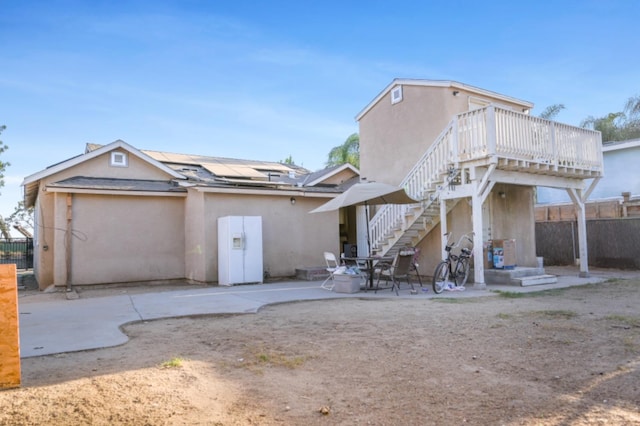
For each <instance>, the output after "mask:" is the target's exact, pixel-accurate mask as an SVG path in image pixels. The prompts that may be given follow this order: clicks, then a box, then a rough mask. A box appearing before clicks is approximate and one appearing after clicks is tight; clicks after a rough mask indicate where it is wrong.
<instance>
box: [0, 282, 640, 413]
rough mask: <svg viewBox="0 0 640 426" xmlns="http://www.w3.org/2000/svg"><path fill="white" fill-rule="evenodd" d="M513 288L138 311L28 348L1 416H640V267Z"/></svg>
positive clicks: (0, 395)
mask: <svg viewBox="0 0 640 426" xmlns="http://www.w3.org/2000/svg"><path fill="white" fill-rule="evenodd" d="M443 296H446V295H443ZM507 296H513V297H507ZM516 296H517V295H514V294H504V295H502V296H496V297H481V298H474V299H468V298H465V299H454V298H447V297H440V298H435V299H432V300H424V299H422V300H420V301H418V300H400V299H394V298H390V299H386V300H358V299H344V300H327V301H318V302H302V303H292V304H285V305H278V306H271V307H267V308H265V309H263V310H261V311H260V312H259V313H258V314H257V315H242V316H207V317H198V318H181V319H166V320H159V321H152V322H143V323H137V324H131V325H128V326H127V327H126V328H125V331H126V333H127V334H128V335H129V336H130V338H131V340H130V341H129V342H128V343H127V344H125V345H123V346H120V347H115V348H107V349H100V350H93V351H84V352H77V353H68V354H61V355H54V356H43V357H36V358H27V359H24V360H23V361H22V372H23V377H22V382H23V387H22V388H19V389H13V390H6V391H2V392H0V425H37V424H47V425H76V424H92V425H114V424H115V425H118V424H127V425H246V424H258V425H338V424H340V425H359V424H363V425H450V424H451V425H460V424H473V425H499V424H502V425H540V424H543V425H587V424H588V425H592V424H596V425H598V424H602V425H605V424H606V425H610V424H615V425H632V424H640V280H637V279H631V280H618V281H612V282H607V283H604V284H598V285H590V286H584V287H574V288H570V289H565V290H552V291H546V292H539V293H533V294H528V295H524V296H523V295H521V296H518V297H516Z"/></svg>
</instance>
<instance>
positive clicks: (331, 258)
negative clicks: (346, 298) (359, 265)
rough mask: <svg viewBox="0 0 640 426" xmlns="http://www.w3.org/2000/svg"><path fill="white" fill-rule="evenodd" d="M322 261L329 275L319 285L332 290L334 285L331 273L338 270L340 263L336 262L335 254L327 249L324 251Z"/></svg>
mask: <svg viewBox="0 0 640 426" xmlns="http://www.w3.org/2000/svg"><path fill="white" fill-rule="evenodd" d="M324 261H325V263H326V264H327V267H326V270H327V272H329V276H328V277H327V279H326V280H324V281H323V282H322V284H320V287H321V288H323V289H325V290H329V291H331V290H333V286H334V285H335V281H334V279H333V274H334V273H335V272H336V271H337V270H338V268H339V267H340V265H339V264H338V260H337V259H336V255H335V254H333V253H331V252H328V251H325V252H324Z"/></svg>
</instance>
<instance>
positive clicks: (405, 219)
mask: <svg viewBox="0 0 640 426" xmlns="http://www.w3.org/2000/svg"><path fill="white" fill-rule="evenodd" d="M532 108H533V104H532V103H531V102H528V101H524V100H520V99H517V98H514V97H511V96H507V95H503V94H499V93H495V92H492V91H489V90H485V89H481V88H478V87H474V86H470V85H467V84H463V83H459V82H455V81H434V80H411V79H396V80H394V81H392V82H391V83H390V84H389V85H388V86H387V87H386V88H384V89H383V90H382V91H381V92H380V93H379V94H378V95H377V96H376V97H375V98H374V99H373V100H372V101H371V102H370V103H369V104H368V105H367V106H366V107H365V108H364V109H363V110H362V111H361V112H360V113H359V114H358V115H357V117H356V120H357V121H358V123H359V128H360V173H361V176H362V178H363V179H364V178H366V179H368V180H375V181H380V182H386V183H391V184H396V185H399V186H401V187H404V188H405V189H406V191H407V192H408V193H409V195H411V196H412V197H413V198H415V199H419V200H422V203H421V204H420V205H419V206H417V205H414V206H398V205H395V206H394V205H385V206H380V207H379V208H377V210H376V212H375V214H374V215H373V216H372V217H371V218H370V227H371V238H372V244H373V246H374V248H375V250H376V251H377V252H378V253H379V254H393V253H395V252H397V250H398V249H399V247H401V246H403V245H407V244H410V245H413V246H418V247H420V248H421V256H422V259H421V262H420V265H421V269H424V271H423V272H425V273H427V274H428V273H429V272H430V271H433V268H434V267H435V265H436V263H437V262H438V261H439V260H440V259H441V256H442V247H443V234H444V233H445V232H447V231H451V230H452V231H453V232H454V233H455V234H456V235H457V236H459V235H461V234H463V233H467V232H471V231H473V232H474V257H475V259H476V261H475V268H474V280H475V285H476V286H477V287H479V288H482V287H484V285H485V277H484V265H483V262H480V261H478V259H482V256H483V245H484V243H485V242H487V241H488V240H491V239H516V242H517V265H519V266H535V265H536V250H535V215H534V192H535V191H534V188H535V187H537V186H545V187H552V188H560V189H563V190H564V191H565V192H566V193H568V194H569V196H570V197H571V199H572V201H573V203H574V204H575V205H576V207H577V209H578V211H580V212H581V213H580V214H579V226H578V228H579V234H580V239H581V241H586V228H585V217H584V202H585V200H586V198H587V197H588V195H589V193H590V191H592V190H593V188H594V187H595V185H596V184H597V182H598V181H599V179H600V177H601V176H602V174H603V160H602V151H601V144H602V143H601V136H600V133H599V132H594V131H591V130H587V129H582V128H577V127H573V126H569V125H566V124H561V123H557V122H552V121H548V120H544V119H541V118H537V117H533V116H530V115H529V112H530V111H531V109H532ZM359 244H362V241H360V242H359ZM586 246H587V245H586V244H581V250H583V249H584V250H586ZM580 258H581V265H580V271H581V274H582V275H587V274H588V265H587V261H586V259H587V256H586V254H585V255H581V256H580Z"/></svg>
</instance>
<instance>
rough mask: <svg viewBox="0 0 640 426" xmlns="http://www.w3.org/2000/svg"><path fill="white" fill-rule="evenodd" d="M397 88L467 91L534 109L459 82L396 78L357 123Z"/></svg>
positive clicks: (357, 119)
mask: <svg viewBox="0 0 640 426" xmlns="http://www.w3.org/2000/svg"><path fill="white" fill-rule="evenodd" d="M396 86H425V87H445V88H447V87H448V88H455V89H461V90H466V91H468V92H471V93H475V94H478V95H481V96H488V97H491V98H494V99H498V100H500V101H504V102H510V103H514V104H517V105H522V107H523V108H527V109H531V108H533V103H531V102H528V101H524V100H522V99H517V98H513V97H511V96H507V95H501V94H500V93H496V92H492V91H490V90H485V89H481V88H479V87H475V86H471V85H468V84H464V83H459V82H457V81H451V80H419V79H403V78H396V79H394V80H393V81H392V82H391V83H390V84H389V85H388V86H387V87H386V88H385V89H384V90H383V91H382V92H380V93H379V94H378V96H376V97H375V98H374V99H373V100H372V101H371V102H370V103H369V104H368V105H367V106H366V107H364V109H363V110H362V111H360V112H359V113H358V115H357V116H356V121H360V119H361V118H362V117H363V116H364V115H365V114H366V113H367V112H369V110H371V108H373V107H374V106H375V105H376V104H377V103H378V102H380V100H381V99H382V98H384V97H385V96H386V95H387V93H389V92H390V91H391V90H392V89H393V88H395V87H396Z"/></svg>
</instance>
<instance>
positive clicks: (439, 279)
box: [433, 261, 449, 294]
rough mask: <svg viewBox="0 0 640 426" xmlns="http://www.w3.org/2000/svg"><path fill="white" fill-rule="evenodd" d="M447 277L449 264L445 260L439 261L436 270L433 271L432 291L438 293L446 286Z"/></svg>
mask: <svg viewBox="0 0 640 426" xmlns="http://www.w3.org/2000/svg"><path fill="white" fill-rule="evenodd" d="M448 278H449V264H448V263H447V262H444V261H442V262H440V263H439V264H438V266H436V270H435V272H434V273H433V292H434V293H435V294H440V293H442V291H443V290H444V288H445V287H446V286H447V280H448Z"/></svg>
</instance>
